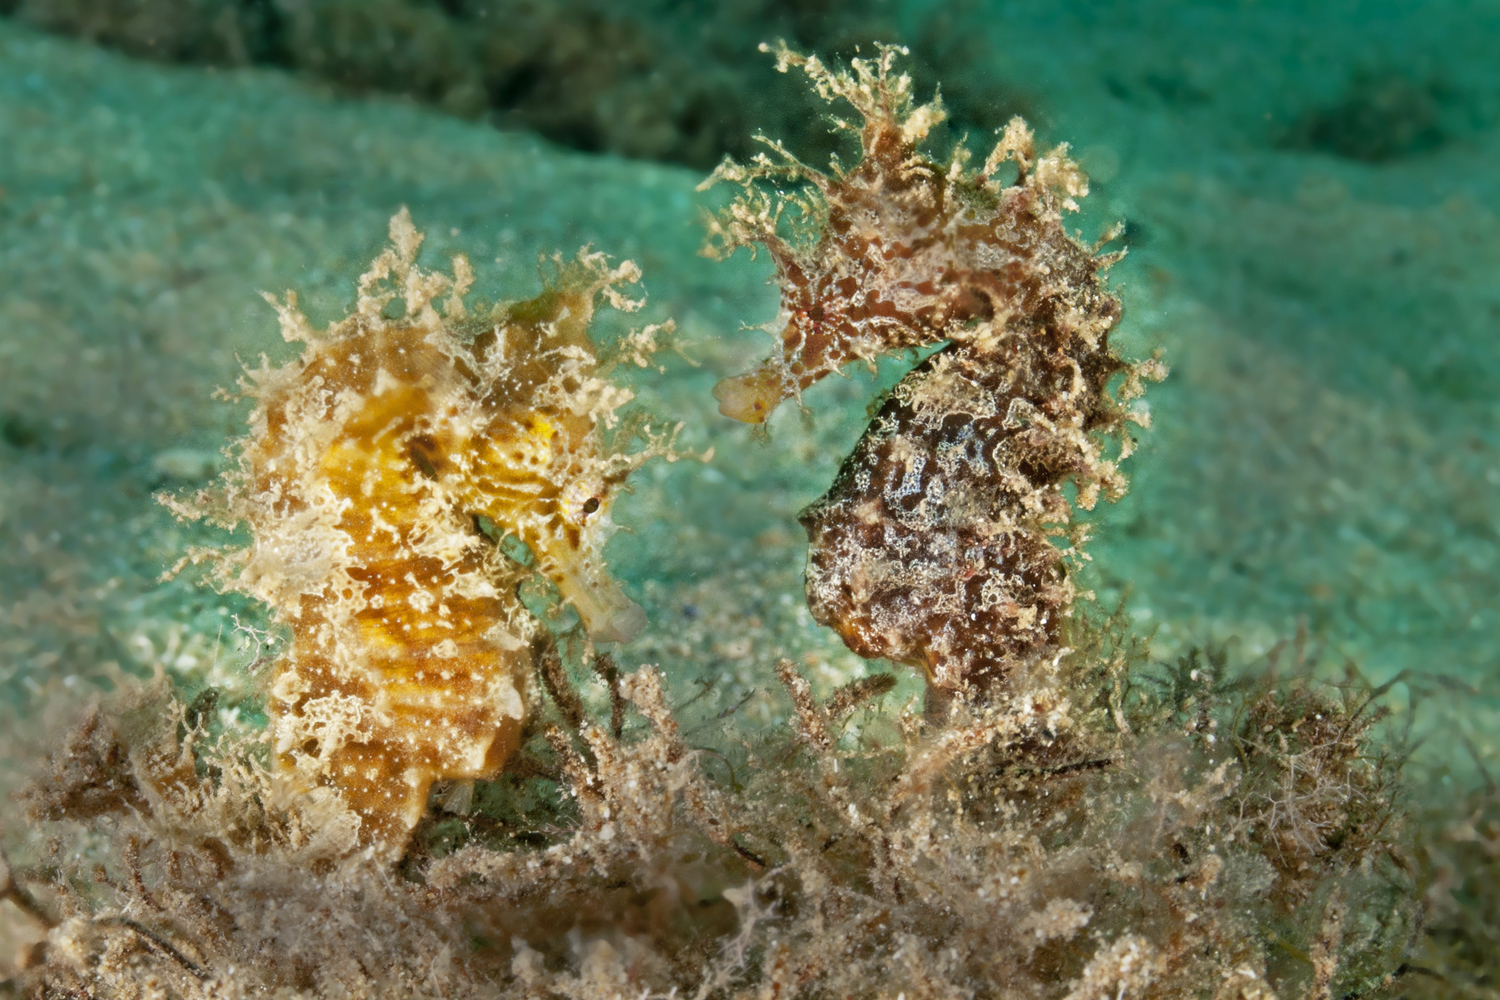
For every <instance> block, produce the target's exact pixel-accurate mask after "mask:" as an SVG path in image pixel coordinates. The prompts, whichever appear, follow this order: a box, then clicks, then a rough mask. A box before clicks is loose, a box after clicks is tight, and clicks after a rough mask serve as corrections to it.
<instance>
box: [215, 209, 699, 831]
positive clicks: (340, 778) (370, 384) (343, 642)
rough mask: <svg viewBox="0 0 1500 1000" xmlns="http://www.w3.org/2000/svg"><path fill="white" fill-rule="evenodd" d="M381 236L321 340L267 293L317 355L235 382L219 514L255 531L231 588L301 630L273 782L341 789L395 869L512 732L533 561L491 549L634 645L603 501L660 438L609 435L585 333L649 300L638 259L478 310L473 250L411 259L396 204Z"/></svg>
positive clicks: (278, 713)
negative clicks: (438, 267) (236, 418)
mask: <svg viewBox="0 0 1500 1000" xmlns="http://www.w3.org/2000/svg"><path fill="white" fill-rule="evenodd" d="M390 235H391V242H392V246H391V247H390V248H388V249H387V250H386V251H385V252H384V253H383V254H382V255H381V256H380V257H379V258H378V259H377V260H376V261H375V262H374V264H373V266H372V267H371V268H370V270H369V271H368V272H366V273H365V274H364V276H363V277H361V279H360V282H359V298H358V302H357V304H356V306H355V308H354V310H353V312H352V313H351V314H350V315H348V316H346V317H345V318H344V319H342V320H339V321H337V322H335V323H333V324H331V325H330V326H329V327H328V328H327V329H326V330H324V331H321V332H318V331H314V330H313V329H312V328H311V326H310V325H309V323H308V321H307V319H306V318H305V317H304V316H303V315H302V314H301V313H300V312H299V311H298V309H297V305H296V298H295V295H294V294H291V293H289V294H288V296H287V299H286V301H285V303H278V302H277V301H276V300H275V299H274V298H272V297H270V296H267V298H268V299H270V301H271V302H272V303H273V304H274V305H276V308H277V309H278V311H279V313H280V317H281V328H282V333H283V335H284V336H285V337H286V339H287V340H289V341H302V342H304V343H306V345H307V347H306V349H305V350H304V351H303V353H302V356H301V357H300V358H299V359H298V360H296V361H293V362H292V363H290V364H288V365H286V366H284V367H280V368H273V367H270V366H269V365H268V364H267V363H265V362H264V361H262V364H261V367H260V368H258V369H255V370H252V371H249V372H247V378H246V380H245V381H244V383H243V384H244V387H245V389H246V390H247V394H248V395H251V396H253V397H254V398H255V400H256V403H257V405H256V407H255V410H254V412H253V413H252V415H251V418H250V424H251V430H250V433H249V435H248V437H247V438H246V439H245V440H244V441H243V443H242V445H241V448H240V460H239V468H238V470H237V471H235V472H233V473H231V474H230V475H229V476H228V477H227V482H226V484H225V488H224V493H223V496H222V497H221V499H220V503H219V510H220V511H221V513H220V514H219V515H218V516H219V518H220V520H223V521H225V522H227V523H232V522H236V521H244V522H247V523H248V524H249V527H250V532H251V536H252V541H251V544H250V546H249V547H248V548H247V549H245V550H243V551H240V552H236V553H232V554H230V555H229V556H228V558H227V565H226V566H225V567H223V568H222V572H223V576H224V579H225V582H227V583H228V584H229V585H230V586H232V587H234V588H236V589H238V590H241V591H244V592H246V593H249V594H252V595H254V596H255V597H257V598H259V599H261V600H262V601H264V602H265V603H266V604H267V605H269V606H270V608H271V610H272V612H273V615H274V617H275V619H276V620H277V621H278V622H280V623H282V624H284V625H287V626H289V627H290V629H291V634H292V641H291V644H290V648H288V649H287V650H286V651H285V653H284V654H283V655H282V657H281V658H280V660H279V661H278V662H277V663H276V665H275V677H274V680H273V682H272V683H271V686H270V692H269V701H268V710H269V713H270V716H271V734H272V738H273V740H274V746H275V753H276V761H277V765H278V766H277V769H276V774H277V775H278V777H279V778H280V779H282V780H284V781H288V782H291V783H292V784H293V785H294V786H295V787H297V788H302V789H304V790H310V791H316V790H317V789H320V788H321V789H327V790H331V791H332V792H333V793H334V794H336V795H337V796H338V797H339V798H340V799H341V800H342V801H343V802H344V804H345V805H347V806H348V807H349V808H350V809H351V810H353V812H354V813H355V814H356V815H357V816H358V817H359V818H360V831H359V839H360V841H361V842H362V843H364V844H367V845H370V846H373V847H374V848H375V849H376V850H377V851H378V852H380V853H381V854H383V855H385V856H387V857H394V856H396V855H399V853H400V852H401V850H402V848H403V847H404V846H405V844H406V842H407V839H408V837H409V835H410V831H411V830H412V828H413V827H414V826H415V824H416V823H417V821H418V819H420V817H421V815H422V813H423V811H424V809H425V808H426V804H427V797H428V791H429V788H430V787H431V785H432V783H433V782H434V781H435V780H437V779H465V778H482V777H488V776H492V775H493V774H494V773H495V772H496V771H498V770H499V769H500V767H501V766H502V765H503V764H504V763H505V761H506V759H507V758H508V757H510V756H511V754H512V753H514V751H515V749H516V746H517V744H518V741H519V739H520V734H521V727H522V722H523V720H524V718H525V717H526V714H527V704H528V700H529V692H528V684H529V678H530V677H531V676H532V674H533V672H534V671H533V666H532V655H533V654H532V647H533V645H534V644H536V643H537V642H538V641H541V642H545V641H548V640H547V639H546V637H545V636H543V635H542V634H541V633H542V631H543V630H542V627H541V625H540V624H539V623H538V622H537V621H536V619H534V618H533V617H532V615H531V614H530V613H529V612H528V611H527V610H526V609H525V608H524V607H523V606H522V605H521V603H520V600H519V598H518V596H517V585H518V584H519V583H520V582H521V581H522V580H523V579H524V578H525V577H526V576H528V575H529V574H530V573H531V572H532V570H529V569H527V568H525V567H523V566H522V565H520V564H519V563H518V562H516V561H513V560H512V559H510V558H508V557H507V556H506V555H505V554H503V552H502V548H501V546H499V545H497V544H496V543H495V537H501V536H505V535H509V536H513V537H514V538H516V539H518V540H519V541H520V542H523V543H525V546H526V547H527V548H529V550H530V552H531V553H532V554H534V557H535V562H536V569H537V570H539V571H540V572H541V573H542V574H544V575H545V576H546V577H547V578H548V579H550V580H552V581H553V582H554V583H555V584H556V586H557V588H558V590H559V591H560V593H561V595H562V597H563V598H564V599H565V600H566V601H567V602H569V603H571V604H572V606H573V607H574V608H576V609H577V611H578V614H579V617H580V618H581V620H582V623H583V625H584V627H585V628H586V629H587V631H588V633H589V635H590V636H591V637H592V638H593V639H595V640H600V641H618V640H623V639H627V638H629V637H630V636H631V635H632V634H634V633H635V632H636V631H637V630H638V629H639V628H640V626H641V625H642V624H643V623H644V621H645V615H644V613H643V612H642V611H641V609H640V608H639V607H638V606H637V605H635V604H634V603H633V602H631V601H630V599H629V598H627V597H626V596H625V594H624V593H623V592H622V591H621V590H620V588H619V586H618V585H617V584H616V583H615V581H614V580H613V579H611V577H610V575H609V573H608V571H607V569H606V567H605V564H604V560H603V558H602V555H601V550H602V547H603V544H604V542H605V540H606V539H607V538H608V536H609V534H610V531H611V525H610V519H609V514H610V506H611V502H612V500H613V497H614V495H615V493H616V491H617V490H618V488H619V487H620V485H621V483H623V482H624V480H625V477H626V475H627V474H628V473H629V472H630V471H631V470H632V469H634V468H636V467H637V466H639V465H640V464H641V463H642V462H643V461H645V460H646V459H647V458H649V457H651V456H653V455H660V454H669V453H670V445H669V443H668V438H669V437H670V435H657V436H655V437H651V436H650V435H649V434H648V444H647V446H646V447H645V449H644V450H640V451H636V452H633V453H626V452H625V451H624V450H623V447H624V445H625V444H626V443H627V442H625V441H623V440H622V441H619V442H615V443H614V444H612V443H611V442H609V441H607V440H606V433H605V432H606V431H607V430H608V429H609V428H613V427H614V426H615V425H616V423H617V417H616V411H617V410H618V409H619V407H620V406H621V405H623V404H624V403H625V402H627V401H628V400H629V399H630V398H631V394H630V393H629V392H628V391H626V390H624V389H620V388H617V387H616V386H614V385H612V384H610V383H609V382H608V381H605V380H604V379H603V378H601V377H600V376H599V372H598V371H597V370H596V369H597V352H596V350H595V347H594V345H593V343H592V342H591V341H590V339H589V335H588V325H589V322H590V320H591V319H592V317H593V314H594V308H595V303H596V300H597V299H598V298H599V297H600V296H601V295H602V296H604V297H606V298H608V299H609V301H610V302H611V303H613V304H614V305H615V306H616V307H617V308H621V309H627V310H628V309H633V308H636V307H637V306H638V305H639V303H638V302H633V301H631V300H629V299H627V298H625V297H624V296H623V295H622V294H621V293H620V292H619V291H618V290H617V288H616V286H617V285H619V284H621V283H623V282H633V281H636V280H637V279H638V277H639V271H638V270H637V269H636V268H635V266H634V265H633V264H630V263H628V262H627V263H624V264H621V265H620V266H618V267H613V268H611V267H610V266H609V265H608V264H607V263H606V262H605V258H604V257H603V255H602V254H590V253H587V252H580V253H579V255H578V257H577V258H576V259H575V260H572V261H568V262H566V263H564V262H563V261H561V260H560V259H559V260H557V261H556V265H557V276H556V279H555V281H554V282H553V283H552V285H551V287H549V288H547V289H546V290H545V291H543V293H542V294H541V295H539V296H538V297H537V298H534V299H531V300H529V301H525V302H520V303H515V304H511V305H506V306H497V307H495V308H494V309H492V310H490V311H487V312H485V313H484V314H482V315H474V314H471V313H470V312H468V311H467V309H466V308H465V306H464V301H463V299H464V294H465V292H466V291H467V290H468V288H469V285H470V284H471V282H472V271H471V269H470V267H469V264H468V262H467V261H466V260H465V259H464V258H463V257H456V258H455V259H454V262H453V271H454V273H453V276H452V277H448V276H445V275H442V274H438V273H433V272H429V271H426V270H423V269H422V268H421V267H419V266H418V265H417V263H416V255H417V250H418V247H419V246H420V244H421V241H422V237H421V235H420V234H419V233H417V232H416V230H415V229H414V228H413V226H412V222H411V218H410V216H409V215H408V214H407V212H406V210H405V209H402V211H401V212H400V214H398V215H397V216H396V217H395V218H394V219H392V221H391V227H390ZM445 293H446V298H444V299H443V301H442V302H441V303H439V301H438V299H439V296H443V295H445ZM397 299H399V300H400V303H399V305H397V304H396V302H395V300H397ZM652 329H653V328H648V330H647V331H643V332H648V333H649V332H650V331H651V330H652ZM647 339H649V338H647ZM629 436H630V435H619V437H622V438H625V437H629ZM616 445H618V446H616ZM481 519H483V521H488V523H487V524H486V523H483V521H482V520H481ZM481 529H484V530H481ZM491 536H494V537H491ZM317 794H322V795H327V794H328V792H327V791H325V792H321V793H317Z"/></svg>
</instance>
